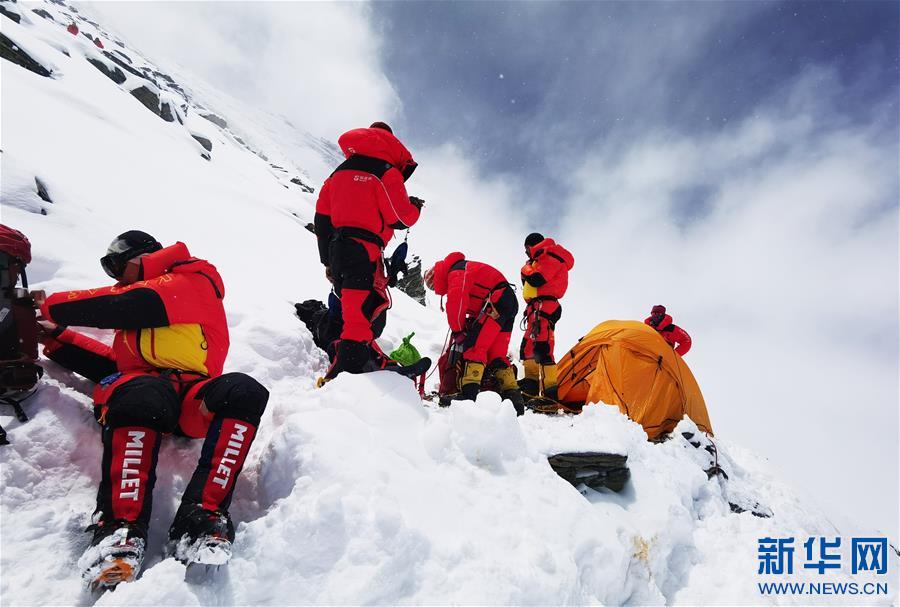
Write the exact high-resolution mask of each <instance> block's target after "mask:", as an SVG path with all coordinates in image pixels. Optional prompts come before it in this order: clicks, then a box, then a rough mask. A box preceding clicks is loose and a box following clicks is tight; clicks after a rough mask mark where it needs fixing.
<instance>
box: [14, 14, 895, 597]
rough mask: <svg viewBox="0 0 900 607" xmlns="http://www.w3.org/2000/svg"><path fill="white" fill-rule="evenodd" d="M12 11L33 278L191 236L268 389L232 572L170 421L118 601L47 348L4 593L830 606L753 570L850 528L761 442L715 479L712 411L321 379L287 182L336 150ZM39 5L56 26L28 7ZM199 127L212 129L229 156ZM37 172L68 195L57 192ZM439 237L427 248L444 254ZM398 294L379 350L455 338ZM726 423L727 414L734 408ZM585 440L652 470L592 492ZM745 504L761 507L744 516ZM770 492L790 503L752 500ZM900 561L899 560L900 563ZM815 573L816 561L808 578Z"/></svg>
mask: <svg viewBox="0 0 900 607" xmlns="http://www.w3.org/2000/svg"><path fill="white" fill-rule="evenodd" d="M15 6H16V7H17V10H20V11H22V12H23V15H24V18H23V20H22V23H21V24H15V23H13V22H12V21H11V20H9V19H7V18H5V17H0V20H2V23H3V33H4V35H6V36H8V37H9V38H11V39H12V40H13V41H14V42H15V43H16V44H17V45H19V46H20V47H21V48H23V49H27V50H28V52H29V53H30V54H31V55H32V57H34V58H35V59H37V60H38V61H40V62H42V63H44V64H45V65H47V66H48V67H52V70H53V74H52V76H51V77H49V78H48V77H42V76H39V75H37V74H34V73H32V72H29V71H26V70H25V69H22V68H20V67H18V66H14V65H12V64H10V63H8V62H5V61H4V62H3V64H2V66H3V105H2V114H3V115H2V118H3V119H2V127H3V132H2V168H3V180H2V203H3V206H2V221H3V223H4V224H7V225H11V226H13V227H15V228H18V229H20V230H22V231H24V232H25V233H26V234H27V235H28V236H29V238H30V239H31V242H32V247H33V255H34V261H33V263H32V264H31V265H30V266H29V268H28V273H29V278H30V280H31V283H32V287H33V288H43V289H46V290H48V291H51V292H54V291H60V290H66V289H75V288H84V287H89V286H98V285H104V284H107V283H108V279H107V277H106V276H105V275H104V274H103V272H102V270H101V269H100V266H99V263H98V260H99V257H100V256H101V255H102V254H103V252H104V251H105V248H106V246H107V244H108V243H109V241H110V240H111V239H112V238H113V237H114V236H115V235H117V234H119V233H120V232H123V231H125V230H127V229H141V230H145V231H147V232H149V233H151V234H153V235H154V236H156V237H157V238H158V239H159V240H160V241H162V242H164V243H171V242H174V241H176V240H181V241H183V242H185V243H186V244H187V245H188V247H189V248H190V250H191V252H192V253H193V254H194V255H196V256H198V257H202V258H205V259H208V260H210V261H211V262H212V263H213V264H215V265H216V266H217V268H218V269H219V271H220V272H221V274H222V276H223V278H224V281H225V285H226V298H225V305H226V309H227V312H228V319H229V327H230V329H231V339H232V346H231V352H230V356H229V359H228V363H227V364H226V370H228V371H243V372H245V373H248V374H250V375H252V376H253V377H255V378H256V379H258V380H259V381H260V382H262V383H263V384H264V385H265V386H266V387H268V388H269V390H270V392H271V399H270V401H269V407H268V409H267V411H266V414H265V416H264V418H263V422H262V425H261V427H260V429H259V433H258V435H257V438H256V441H255V443H254V445H253V448H252V450H251V454H250V458H249V460H248V462H247V464H246V467H245V469H244V472H243V474H242V476H241V479H240V481H239V483H238V486H237V490H236V492H235V499H234V503H233V505H232V509H231V512H232V515H233V518H234V520H235V523H236V525H237V538H236V543H235V547H234V552H235V555H234V557H233V559H232V561H231V562H230V564H229V565H228V566H227V567H224V568H222V569H219V570H218V571H209V572H205V573H202V574H201V575H199V576H186V572H185V568H184V567H183V566H182V565H181V564H179V563H178V562H176V561H174V560H172V559H165V558H164V555H163V552H162V548H163V543H164V537H165V533H166V531H167V529H168V526H169V524H170V522H171V519H172V516H173V514H174V512H175V509H176V507H177V504H178V500H179V498H180V495H181V491H182V490H183V489H184V487H185V485H186V483H187V481H188V479H189V478H190V474H191V472H192V471H193V467H194V463H195V462H196V459H197V457H198V455H199V449H200V445H201V442H200V441H190V440H188V439H182V438H174V437H170V438H168V439H166V440H165V441H164V443H163V447H162V450H161V453H160V460H159V466H158V475H159V478H158V481H157V486H156V491H155V493H154V510H153V519H152V523H151V530H150V537H149V548H148V558H147V560H146V562H145V566H144V571H143V573H142V575H141V577H140V578H139V579H138V580H137V581H135V582H134V583H130V584H122V585H120V586H119V588H117V589H116V591H115V592H114V593H107V594H105V595H103V596H101V597H100V598H99V599H97V598H96V597H93V596H91V595H89V594H87V593H85V592H84V591H83V590H82V586H81V579H80V575H79V571H78V570H77V567H76V562H77V560H78V558H79V556H80V555H81V553H82V552H83V551H84V550H85V548H86V547H87V543H88V539H89V534H86V533H83V530H84V528H85V527H86V526H87V524H88V523H89V517H90V514H91V512H92V510H93V508H94V497H95V491H96V487H97V484H98V481H99V477H100V467H99V464H100V453H101V445H100V440H99V426H98V425H97V424H96V423H95V422H94V419H93V416H92V414H91V400H90V391H91V384H90V382H88V381H86V380H83V379H79V378H77V377H75V376H73V375H72V374H71V373H69V372H67V371H65V370H64V369H62V368H60V367H58V366H56V365H54V364H53V363H50V362H47V363H46V365H45V368H46V371H47V372H46V375H45V377H44V379H43V380H42V382H41V384H40V389H39V390H38V392H37V394H36V395H35V396H34V397H32V398H31V399H30V400H28V401H27V405H26V410H27V412H28V414H29V415H30V417H31V420H30V421H28V422H27V423H19V422H17V421H15V419H14V418H13V417H12V416H11V415H9V414H8V413H9V412H8V411H6V410H0V423H2V424H3V426H4V427H5V428H7V429H8V431H9V439H10V441H11V445H9V446H6V447H3V448H2V449H0V464H2V473H0V478H2V487H0V532H2V554H0V568H2V569H0V596H2V600H3V602H4V603H5V604H8V605H33V604H43V605H53V604H92V603H95V604H97V605H113V604H115V605H119V604H127V605H162V604H172V605H209V604H217V605H236V604H265V605H285V604H474V603H477V604H529V605H548V604H598V603H600V604H699V603H702V604H708V603H716V604H750V603H752V604H758V603H767V602H772V603H779V604H781V603H784V602H790V601H795V602H797V603H807V602H809V598H808V597H804V596H795V597H790V596H783V597H777V598H776V597H763V596H761V595H760V593H759V591H758V588H757V582H759V581H767V580H766V579H765V577H764V576H759V575H757V571H758V559H757V542H758V540H759V539H760V538H763V537H789V536H798V537H804V538H805V537H807V536H829V537H830V536H835V535H844V536H847V535H848V534H849V533H851V532H852V531H854V530H849V529H837V528H835V527H834V526H833V525H832V524H831V523H830V522H829V520H828V519H827V517H826V516H825V515H824V514H823V513H821V512H818V511H816V510H815V509H814V508H811V507H809V506H808V505H805V504H802V503H800V501H799V500H798V498H797V497H796V496H795V494H794V493H793V492H792V491H791V490H790V489H788V488H787V487H785V486H784V485H783V484H781V483H780V482H779V481H778V480H777V479H775V478H774V477H773V476H772V475H771V474H770V473H769V472H768V471H767V469H766V465H765V463H764V462H763V461H762V460H761V459H760V458H759V457H758V456H756V455H755V454H753V453H750V452H748V451H745V450H744V449H742V448H740V447H739V446H737V445H733V444H731V443H730V442H729V441H728V439H727V437H717V438H716V439H715V441H716V445H717V447H718V464H719V465H720V466H721V467H722V468H723V469H724V470H725V471H726V472H727V474H728V480H725V479H724V478H723V477H721V476H717V477H714V478H713V479H712V480H709V479H708V478H707V474H706V472H705V470H706V469H707V468H709V467H710V465H712V464H713V463H714V460H713V459H711V457H712V456H711V455H710V453H709V452H707V451H705V450H704V449H702V448H701V449H698V448H695V447H694V446H692V445H691V444H690V443H689V441H687V440H685V439H682V438H681V434H682V432H688V433H693V434H697V430H696V428H695V427H694V426H693V424H692V423H691V422H690V420H683V421H682V422H681V424H680V425H679V427H678V428H677V430H676V432H675V433H674V434H675V438H674V439H673V440H670V441H668V442H665V443H662V444H651V443H649V442H647V440H646V435H645V434H644V432H643V430H642V429H641V428H640V426H638V425H637V424H635V423H633V422H631V421H629V420H628V419H627V418H626V417H624V416H623V415H621V414H620V413H619V412H618V410H617V409H616V408H613V407H609V406H605V405H597V406H592V407H588V408H586V410H585V412H584V413H583V414H582V415H580V416H577V417H569V416H558V417H548V416H540V415H535V414H533V413H531V412H528V413H526V415H525V416H524V417H522V418H516V416H515V412H514V410H513V408H512V405H511V404H510V403H509V402H504V401H501V400H500V398H499V396H497V395H496V394H493V393H486V394H482V395H480V396H479V398H478V400H477V402H474V403H473V402H460V403H457V404H454V405H453V406H452V407H450V408H448V409H440V408H438V407H436V406H435V405H433V404H432V403H430V402H423V401H422V400H421V399H420V397H419V395H418V393H417V392H416V390H415V388H414V386H413V384H412V382H410V381H409V380H408V379H405V378H402V377H399V376H397V375H394V374H390V373H383V372H382V373H373V374H369V375H364V376H346V375H344V376H340V377H339V378H338V379H337V380H335V381H333V382H330V383H328V384H326V385H325V386H324V387H323V388H322V389H316V388H315V380H316V378H317V377H319V376H321V375H322V374H323V373H324V371H325V368H326V364H327V360H326V358H325V356H324V354H323V353H322V352H321V351H319V350H318V349H317V348H316V347H315V346H314V344H313V342H312V338H311V336H310V335H309V333H308V331H307V330H306V329H305V327H304V326H303V325H302V323H301V322H300V321H299V320H298V319H297V318H296V317H295V316H294V315H293V307H292V305H291V304H292V302H295V301H302V300H304V299H309V298H319V299H325V297H326V295H327V293H328V288H329V287H328V283H327V281H326V280H325V277H324V275H323V271H322V268H321V266H320V264H319V263H318V258H317V254H316V246H315V239H314V237H313V236H312V235H311V234H310V233H309V232H307V231H306V230H305V229H304V225H305V224H306V223H307V222H308V221H311V219H312V213H313V205H314V202H315V193H313V192H309V191H306V190H305V189H304V188H302V187H299V186H298V185H296V184H294V183H291V181H290V179H291V178H294V177H297V178H298V179H299V180H300V181H302V182H303V183H305V184H308V185H311V186H313V187H315V188H317V187H318V186H319V185H320V184H321V181H322V179H324V177H325V176H326V175H327V172H328V171H329V170H330V168H331V166H332V164H331V163H330V162H329V158H333V157H334V156H333V155H334V153H335V152H336V150H334V149H332V148H329V147H328V145H327V144H323V143H322V142H320V141H318V140H316V139H315V138H314V137H312V136H309V135H306V134H304V133H303V132H301V131H298V132H297V137H296V141H297V142H298V143H297V144H296V148H297V149H293V150H286V151H285V150H282V149H281V148H279V146H278V145H277V144H276V143H274V142H273V141H272V140H271V139H270V138H269V137H268V136H267V132H270V131H271V129H272V128H274V127H273V126H272V124H273V122H272V117H271V116H268V117H266V116H263V117H261V118H259V120H255V119H254V115H253V114H251V113H237V110H236V109H235V108H237V107H238V105H237V104H236V102H231V101H229V100H228V98H227V96H226V95H225V94H223V93H218V92H214V91H209V89H208V87H203V85H201V84H196V85H195V86H194V87H193V88H190V89H189V88H188V83H183V82H181V83H179V84H180V85H181V86H182V87H184V90H188V91H193V92H190V93H184V94H182V93H181V92H179V91H178V90H174V89H167V90H164V91H163V94H161V96H160V98H161V99H168V100H170V101H171V102H172V104H173V105H174V106H175V107H176V108H177V112H178V113H179V115H180V118H181V120H182V121H183V124H182V123H181V122H180V121H179V120H177V119H176V120H174V121H172V122H165V121H163V120H162V119H161V118H160V117H159V116H157V115H155V114H154V113H152V112H151V111H148V109H147V108H146V107H144V106H143V105H141V103H140V102H138V100H136V99H135V98H134V97H133V96H132V95H131V94H129V92H128V90H129V89H128V87H129V86H136V83H135V82H133V80H137V79H138V78H137V76H134V75H131V74H129V76H128V80H126V82H125V83H123V84H116V83H115V82H113V81H112V80H110V79H109V78H107V76H105V75H104V74H103V73H102V72H101V71H100V70H99V69H97V68H96V67H95V66H94V65H92V64H91V63H89V62H88V61H86V60H85V59H86V58H88V57H94V58H99V59H102V60H103V61H106V59H103V56H102V55H100V54H99V53H100V51H99V50H98V49H97V47H96V46H95V45H94V44H93V43H92V42H91V40H89V39H88V38H87V37H85V36H83V35H79V36H72V35H71V34H69V33H68V32H66V29H65V26H66V25H67V24H68V23H69V22H70V21H71V20H76V21H77V22H78V23H79V26H80V27H81V28H82V30H83V31H88V32H90V33H91V34H92V35H93V36H100V37H101V39H103V41H104V44H105V46H106V48H107V49H111V48H112V49H117V50H118V51H119V52H120V53H124V54H127V55H128V56H129V57H130V58H131V60H132V62H133V64H134V65H145V66H152V64H150V63H149V62H148V60H147V59H145V58H143V57H141V56H140V55H139V54H138V53H137V52H135V51H133V50H131V49H129V48H128V47H127V46H125V45H124V43H123V44H122V45H121V46H120V45H119V44H116V42H115V39H114V37H113V36H111V35H110V34H108V33H106V32H104V31H103V30H102V29H101V28H100V27H99V26H94V25H92V24H90V23H87V22H85V21H83V20H81V17H79V16H78V15H77V14H76V13H73V12H72V11H71V10H70V9H69V8H67V7H66V6H63V5H59V4H54V3H49V2H48V3H46V4H40V5H38V4H35V5H33V6H32V5H24V6H23V4H22V3H18V4H16V5H15ZM38 6H39V7H40V8H41V9H43V10H46V11H47V12H48V13H49V14H51V15H52V16H53V17H54V18H55V21H51V20H49V19H45V18H42V17H40V16H38V15H37V14H35V13H33V12H31V11H30V10H28V9H29V7H31V8H36V7H38ZM129 83H130V84H129ZM197 91H205V92H206V93H207V94H206V96H203V97H200V96H199V95H200V93H198V92H197ZM204 114H215V115H216V116H220V117H223V118H224V119H226V120H227V124H228V127H225V128H223V127H222V126H220V125H217V124H215V122H213V121H211V120H209V119H207V118H204V117H203V115H204ZM233 114H235V115H233ZM348 126H355V125H348ZM239 133H240V134H239ZM192 134H197V135H201V136H202V137H204V138H206V139H209V140H210V141H211V142H212V150H211V153H210V154H209V156H210V158H209V159H206V158H204V156H203V153H204V151H205V150H204V149H202V148H201V147H200V145H199V144H198V142H197V141H196V140H195V139H193V138H192V137H191V135H192ZM242 142H243V143H242ZM298 150H300V151H298ZM291 158H293V159H298V158H299V159H300V161H299V162H304V160H306V161H308V162H306V163H305V164H304V165H303V166H298V165H297V164H295V162H297V161H296V160H291ZM273 165H274V167H276V168H273ZM35 177H39V178H40V179H41V181H42V182H44V183H46V186H47V189H48V192H49V194H50V197H51V199H52V202H47V201H44V200H42V199H41V198H39V197H38V195H37V193H36V189H35V182H34V178H35ZM426 185H427V184H426ZM432 187H438V186H434V185H432ZM423 221H426V219H424V218H423ZM427 246H429V245H428V244H427V243H423V244H422V247H423V249H425V248H426V247H427ZM430 246H431V248H430V249H427V253H429V254H430V258H435V257H437V255H438V254H439V253H441V252H444V249H446V244H444V245H441V244H440V243H432V244H431V245H430ZM392 247H393V245H389V251H390V249H391V248H392ZM414 252H418V251H415V250H414ZM393 295H394V300H393V308H392V310H391V311H390V313H389V316H388V319H389V320H388V325H387V329H386V331H385V333H384V336H383V337H382V339H381V340H380V341H381V345H382V346H383V348H384V349H385V350H386V351H390V349H392V348H393V347H395V346H396V345H398V344H399V343H400V340H401V339H402V337H404V336H405V335H408V334H409V333H411V332H413V331H415V333H416V335H415V338H414V339H413V343H414V344H415V345H416V346H417V347H418V348H419V350H420V351H421V352H422V354H423V355H427V356H431V357H432V358H433V359H435V360H436V359H437V357H438V355H439V354H440V351H441V348H442V345H443V341H444V337H445V334H446V325H445V323H444V320H443V317H442V314H441V312H440V310H439V309H438V308H437V305H436V304H435V305H429V306H428V307H422V306H420V305H418V304H417V303H416V302H414V301H413V300H412V299H410V298H408V297H406V296H405V295H403V294H402V293H399V292H397V291H395V292H394V294H393ZM92 334H94V335H98V336H101V337H102V336H104V333H103V332H101V331H94V332H92ZM106 337H108V335H107V336H106ZM515 339H516V338H515V337H514V343H515ZM436 380H437V376H436V375H434V376H432V377H431V378H430V379H429V388H431V387H433V385H434V384H435V383H436ZM715 414H716V411H715V409H714V408H712V409H711V411H710V415H711V417H712V419H713V423H715ZM585 450H590V451H604V452H610V453H618V454H623V455H627V456H628V465H629V467H630V470H631V480H630V481H629V484H628V486H627V487H626V489H625V490H624V491H623V492H622V493H620V494H616V493H612V492H608V491H594V490H591V489H587V488H585V487H581V488H575V487H573V486H571V485H569V484H568V483H566V482H565V481H564V480H563V479H561V478H560V477H559V476H557V475H556V474H555V473H554V472H553V470H552V469H551V468H550V466H549V465H548V463H547V457H548V456H549V455H552V454H554V453H559V452H564V451H585ZM729 503H736V504H739V505H742V507H744V508H746V509H747V510H748V511H745V512H743V513H739V514H736V513H733V512H732V509H731V507H730V506H729ZM754 507H759V509H761V510H762V511H771V512H772V513H774V516H772V517H771V518H762V517H758V516H754V515H753V514H752V513H751V512H750V511H749V510H752V509H753V508H754ZM891 566H892V572H893V571H896V559H893V560H892V562H891ZM818 577H819V576H817V574H816V573H815V572H803V571H801V572H800V573H798V574H796V575H795V576H793V577H792V581H804V580H807V581H820V580H818V579H817V578H818ZM850 579H851V578H850V577H849V576H848V575H846V574H845V573H835V574H829V575H828V580H829V581H850ZM852 579H853V581H857V582H862V581H865V580H866V579H868V578H865V579H864V577H863V576H856V577H854V578H852ZM872 579H873V580H874V581H880V582H883V581H885V580H884V579H883V578H880V579H878V578H877V577H873V578H872ZM892 592H896V586H892ZM815 598H816V602H822V603H826V602H831V603H833V604H845V603H846V602H847V601H848V597H841V596H833V597H815ZM829 599H833V600H831V601H829ZM866 600H867V602H869V603H880V604H889V603H891V600H892V598H891V597H890V596H877V597H876V596H872V597H866Z"/></svg>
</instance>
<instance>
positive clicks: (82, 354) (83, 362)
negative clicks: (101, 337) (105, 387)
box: [42, 329, 117, 383]
mask: <svg viewBox="0 0 900 607" xmlns="http://www.w3.org/2000/svg"><path fill="white" fill-rule="evenodd" d="M42 343H43V344H44V356H46V357H47V358H49V359H50V360H52V361H53V362H55V363H57V364H59V365H61V366H62V367H65V368H66V369H68V370H69V371H73V372H75V373H77V374H78V375H81V376H82V377H86V378H88V379H89V380H91V381H93V382H95V383H100V381H101V380H102V379H103V378H104V377H107V376H109V375H112V374H113V373H115V372H116V371H117V367H116V359H115V355H114V353H113V349H112V348H110V347H109V346H107V345H106V344H104V343H102V342H99V341H97V340H96V339H91V338H90V337H88V336H87V335H82V334H81V333H76V332H75V331H72V330H71V329H65V330H64V331H63V332H62V333H60V334H59V335H56V336H54V337H48V338H46V339H43V340H42Z"/></svg>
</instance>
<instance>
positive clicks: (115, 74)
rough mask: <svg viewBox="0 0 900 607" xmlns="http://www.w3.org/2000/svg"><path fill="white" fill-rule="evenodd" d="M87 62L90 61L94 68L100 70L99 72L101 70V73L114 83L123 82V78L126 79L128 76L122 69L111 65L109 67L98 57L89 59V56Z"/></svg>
mask: <svg viewBox="0 0 900 607" xmlns="http://www.w3.org/2000/svg"><path fill="white" fill-rule="evenodd" d="M88 62H90V64H91V65H93V66H94V67H95V68H97V69H98V70H100V71H101V72H103V74H104V75H105V76H106V77H107V78H109V79H110V80H112V81H113V82H115V83H116V84H122V83H123V82H125V80H127V78H128V77H127V76H126V75H125V72H123V71H122V70H120V69H119V68H118V67H116V66H113V68H112V69H110V67H109V66H108V65H106V64H105V63H103V62H102V61H100V60H99V59H91V58H88Z"/></svg>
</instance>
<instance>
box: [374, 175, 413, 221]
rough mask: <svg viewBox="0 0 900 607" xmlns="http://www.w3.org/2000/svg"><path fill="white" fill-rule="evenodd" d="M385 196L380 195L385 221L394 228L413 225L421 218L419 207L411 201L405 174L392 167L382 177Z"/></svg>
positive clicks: (382, 214)
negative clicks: (404, 181)
mask: <svg viewBox="0 0 900 607" xmlns="http://www.w3.org/2000/svg"><path fill="white" fill-rule="evenodd" d="M381 185H382V186H383V187H384V194H385V195H384V197H381V196H379V204H380V205H381V209H380V211H381V216H382V217H384V223H385V224H387V225H389V226H391V227H392V228H394V229H403V228H409V227H412V226H413V225H414V224H415V223H416V221H418V220H419V209H418V208H416V206H415V205H413V203H411V202H410V201H409V195H408V194H407V193H406V185H404V183H403V174H402V173H400V171H398V170H397V169H396V168H394V167H391V168H390V169H388V170H387V172H386V173H385V174H384V175H382V177H381Z"/></svg>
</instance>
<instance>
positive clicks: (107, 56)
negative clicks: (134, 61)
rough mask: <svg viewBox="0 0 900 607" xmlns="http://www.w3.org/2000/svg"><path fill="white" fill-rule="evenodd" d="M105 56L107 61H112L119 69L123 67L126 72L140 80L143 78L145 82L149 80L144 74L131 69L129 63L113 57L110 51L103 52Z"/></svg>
mask: <svg viewBox="0 0 900 607" xmlns="http://www.w3.org/2000/svg"><path fill="white" fill-rule="evenodd" d="M103 56H104V57H106V58H107V59H109V60H110V61H112V62H113V63H115V64H116V65H118V66H119V67H121V68H122V69H123V70H125V71H126V72H128V73H130V74H133V75H135V76H137V77H138V78H143V79H144V80H146V79H147V77H146V76H145V75H144V74H142V73H141V72H139V71H137V70H136V69H134V68H133V67H131V66H130V65H128V64H127V63H125V62H124V61H122V60H121V59H119V58H118V57H116V56H115V55H113V54H112V53H110V52H109V51H103Z"/></svg>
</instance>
